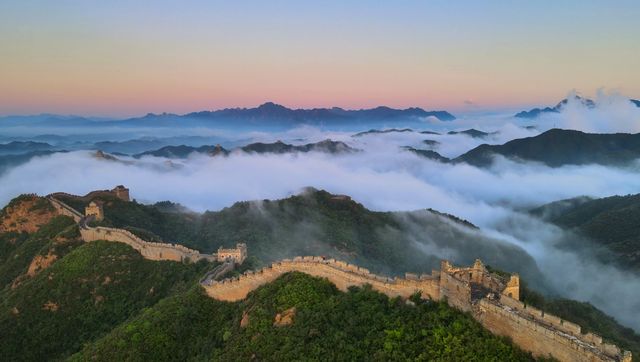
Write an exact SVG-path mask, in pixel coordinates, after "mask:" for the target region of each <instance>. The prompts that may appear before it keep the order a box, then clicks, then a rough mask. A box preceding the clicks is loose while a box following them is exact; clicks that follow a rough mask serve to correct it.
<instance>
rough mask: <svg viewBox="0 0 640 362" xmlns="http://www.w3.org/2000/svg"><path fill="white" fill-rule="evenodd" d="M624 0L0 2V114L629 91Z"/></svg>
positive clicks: (630, 13)
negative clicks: (490, 0)
mask: <svg viewBox="0 0 640 362" xmlns="http://www.w3.org/2000/svg"><path fill="white" fill-rule="evenodd" d="M638 19H640V1H637V0H631V1H568V0H566V1H514V0H511V1H492V2H489V1H371V0H369V1H344V0H342V1H326V0H325V1H316V2H311V1H300V0H298V1H226V2H220V1H185V0H181V1H162V0H153V1H114V0H110V1H87V0H77V1H65V0H55V1H49V0H47V1H32V0H15V1H14V0H2V1H1V2H0V115H7V114H34V113H42V112H49V113H63V114H81V115H102V116H127V115H139V114H145V113H147V112H163V111H166V112H175V113H185V112H189V111H195V110H203V109H217V108H223V107H236V106H255V105H258V104H260V103H263V102H264V101H268V100H270V101H274V102H277V103H281V104H284V105H286V106H290V107H319V106H325V107H326V106H341V107H346V108H361V107H369V106H375V105H381V104H385V105H389V106H394V107H408V106H420V107H424V108H428V109H447V110H451V111H454V112H464V111H473V110H478V109H499V108H517V107H521V106H529V105H547V104H552V103H555V102H557V101H558V100H559V99H561V98H562V97H564V96H565V95H566V94H567V92H568V91H570V90H571V89H577V90H579V91H581V92H583V93H584V94H586V95H591V94H593V93H594V92H595V91H596V90H597V89H598V88H600V87H605V88H606V89H608V90H614V91H618V92H620V93H622V94H624V95H627V96H629V97H640V39H639V37H640V20H638Z"/></svg>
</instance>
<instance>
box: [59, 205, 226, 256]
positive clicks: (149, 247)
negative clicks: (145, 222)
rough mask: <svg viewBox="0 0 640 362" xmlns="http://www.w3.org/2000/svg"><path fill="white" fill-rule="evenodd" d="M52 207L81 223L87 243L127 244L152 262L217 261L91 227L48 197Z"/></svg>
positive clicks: (124, 232) (180, 248)
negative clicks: (111, 242) (112, 242)
mask: <svg viewBox="0 0 640 362" xmlns="http://www.w3.org/2000/svg"><path fill="white" fill-rule="evenodd" d="M47 199H48V200H49V201H50V202H51V205H53V207H54V208H55V209H56V210H57V212H58V213H59V214H61V215H66V216H70V217H72V218H73V219H74V220H75V221H76V222H77V223H80V235H81V236H82V240H84V241H85V242H91V241H95V240H107V241H114V242H119V243H125V244H127V245H129V246H131V247H132V248H134V249H135V250H137V251H138V252H139V253H140V254H141V255H142V256H143V257H144V258H145V259H150V260H173V261H184V260H187V259H188V260H191V261H193V262H197V261H198V260H201V259H205V260H207V261H215V260H216V256H215V255H210V254H201V253H200V252H199V251H197V250H193V249H189V248H187V247H184V246H182V245H179V244H169V243H154V242H149V241H145V240H142V239H141V238H139V237H137V236H136V235H134V234H132V233H131V232H129V231H127V230H123V229H116V228H107V227H101V226H100V227H95V228H94V227H89V226H87V225H86V224H85V223H84V219H83V215H82V214H80V213H79V212H78V211H76V210H75V209H74V208H72V207H71V206H69V205H67V204H65V203H64V202H62V201H60V200H57V199H56V198H54V197H52V196H51V195H50V196H49V197H47Z"/></svg>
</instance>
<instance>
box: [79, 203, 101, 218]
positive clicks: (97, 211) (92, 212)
mask: <svg viewBox="0 0 640 362" xmlns="http://www.w3.org/2000/svg"><path fill="white" fill-rule="evenodd" d="M84 215H85V216H93V217H94V218H95V220H96V221H102V220H104V210H103V209H102V203H101V202H99V201H91V202H90V203H89V205H88V206H87V207H85V208H84Z"/></svg>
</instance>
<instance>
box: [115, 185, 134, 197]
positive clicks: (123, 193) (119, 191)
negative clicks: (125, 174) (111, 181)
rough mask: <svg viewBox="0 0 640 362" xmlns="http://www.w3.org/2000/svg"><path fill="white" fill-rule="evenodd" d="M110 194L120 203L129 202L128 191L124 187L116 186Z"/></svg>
mask: <svg viewBox="0 0 640 362" xmlns="http://www.w3.org/2000/svg"><path fill="white" fill-rule="evenodd" d="M111 192H112V193H113V194H114V195H116V197H117V198H119V199H120V200H122V201H130V200H131V199H130V198H129V189H128V188H126V187H124V186H123V185H118V186H116V187H115V188H114V189H113V190H111Z"/></svg>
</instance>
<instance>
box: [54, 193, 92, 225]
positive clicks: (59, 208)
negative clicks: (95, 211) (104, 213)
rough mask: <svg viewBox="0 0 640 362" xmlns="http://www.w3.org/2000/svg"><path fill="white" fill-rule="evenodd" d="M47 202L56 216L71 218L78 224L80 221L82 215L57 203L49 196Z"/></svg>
mask: <svg viewBox="0 0 640 362" xmlns="http://www.w3.org/2000/svg"><path fill="white" fill-rule="evenodd" d="M47 200H49V202H50V203H51V205H52V206H53V207H54V208H55V209H56V211H57V212H58V214H60V215H65V216H69V217H71V218H73V220H74V221H75V222H80V220H82V217H83V216H82V214H81V213H79V212H78V211H76V210H75V209H74V208H72V207H71V206H69V205H67V204H65V203H64V202H62V201H59V200H57V199H55V198H53V197H51V196H49V197H47Z"/></svg>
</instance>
